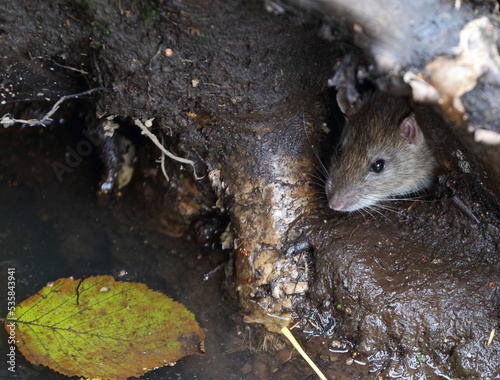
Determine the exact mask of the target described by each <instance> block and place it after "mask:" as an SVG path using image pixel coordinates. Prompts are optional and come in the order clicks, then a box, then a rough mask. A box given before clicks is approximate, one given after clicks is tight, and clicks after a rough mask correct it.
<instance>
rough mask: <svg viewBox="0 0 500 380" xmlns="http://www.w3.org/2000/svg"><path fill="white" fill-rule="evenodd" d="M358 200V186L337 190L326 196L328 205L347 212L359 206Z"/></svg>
mask: <svg viewBox="0 0 500 380" xmlns="http://www.w3.org/2000/svg"><path fill="white" fill-rule="evenodd" d="M327 196H328V194H327ZM359 200H360V190H359V189H358V188H353V189H349V190H348V191H337V192H335V193H334V194H332V195H331V196H328V206H330V208H331V209H333V210H335V211H344V212H349V211H354V210H357V209H358V208H359V207H357V204H358V203H359Z"/></svg>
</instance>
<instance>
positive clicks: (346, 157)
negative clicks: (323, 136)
mask: <svg viewBox="0 0 500 380" xmlns="http://www.w3.org/2000/svg"><path fill="white" fill-rule="evenodd" d="M337 102H338V104H339V107H340V110H341V111H342V112H343V113H344V114H345V115H346V124H345V126H344V129H343V131H342V134H341V137H340V142H339V145H338V149H337V151H336V153H335V154H334V155H333V157H332V160H331V164H330V167H329V170H328V175H327V179H326V195H327V198H328V204H329V206H330V208H332V209H334V210H337V211H344V212H352V211H356V210H360V209H363V208H368V209H369V208H371V207H373V206H375V205H376V204H378V203H379V202H382V201H385V200H389V199H392V198H393V197H397V196H405V195H410V194H413V193H416V192H418V191H420V190H423V189H425V188H427V187H428V186H429V185H430V184H431V183H432V180H433V172H434V169H435V166H436V161H435V159H434V157H433V155H432V152H431V149H430V148H429V146H428V144H427V143H426V141H425V138H424V134H423V133H422V130H421V129H420V126H419V125H418V122H417V120H416V118H415V114H414V112H413V109H412V107H411V104H410V101H409V99H407V98H403V97H395V96H391V95H388V94H385V93H383V92H381V91H379V90H376V91H374V92H370V93H368V94H364V96H363V98H361V99H358V100H357V101H354V102H350V101H349V100H348V97H347V93H346V91H345V90H344V89H340V90H339V91H338V93H337Z"/></svg>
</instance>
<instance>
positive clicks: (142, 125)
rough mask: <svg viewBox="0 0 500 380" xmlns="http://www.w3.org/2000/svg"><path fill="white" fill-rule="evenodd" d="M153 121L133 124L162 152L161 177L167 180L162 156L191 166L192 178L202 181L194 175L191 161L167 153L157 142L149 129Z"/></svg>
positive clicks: (136, 120) (137, 121) (138, 121)
mask: <svg viewBox="0 0 500 380" xmlns="http://www.w3.org/2000/svg"><path fill="white" fill-rule="evenodd" d="M153 120H154V119H148V120H146V121H145V122H144V123H143V122H142V121H141V120H139V119H135V120H134V124H135V125H137V126H138V127H139V128H140V129H141V131H142V134H143V135H146V136H147V137H149V139H150V140H151V141H152V142H153V143H154V144H155V145H156V146H157V147H158V149H160V151H161V152H162V158H161V162H162V172H163V175H164V176H165V178H167V180H169V177H168V175H167V173H166V171H165V166H164V162H165V160H164V156H167V157H169V158H171V159H172V160H175V161H177V162H180V163H183V164H187V165H191V166H192V167H193V174H194V178H195V179H202V178H203V177H198V176H197V175H196V168H195V166H194V161H192V160H188V159H187V158H182V157H179V156H176V155H175V154H173V153H171V152H170V151H168V150H167V149H165V147H164V146H163V145H162V144H161V143H160V141H159V140H158V137H156V136H155V135H154V134H153V133H152V132H151V131H150V130H149V128H150V127H151V126H152V125H153Z"/></svg>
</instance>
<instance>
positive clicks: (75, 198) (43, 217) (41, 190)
mask: <svg viewBox="0 0 500 380" xmlns="http://www.w3.org/2000/svg"><path fill="white" fill-rule="evenodd" d="M83 139H84V136H83V135H82V134H81V132H80V130H79V129H78V128H73V129H72V128H70V127H69V126H65V128H62V127H58V128H51V129H40V128H31V129H28V128H23V129H21V128H20V127H17V126H12V127H9V128H7V129H3V128H2V129H1V130H0V314H1V316H2V317H4V316H5V315H6V314H7V290H6V289H7V273H8V269H9V268H14V269H15V283H16V286H15V293H16V300H17V302H21V301H22V300H24V299H25V298H27V297H29V296H31V295H32V294H34V293H36V292H37V291H38V290H40V289H41V288H42V287H44V286H45V285H46V284H47V283H48V282H51V281H54V280H56V279H58V278H63V277H69V276H73V277H75V278H82V277H88V276H91V275H98V274H112V275H115V277H116V276H117V275H118V274H119V273H120V272H122V273H123V272H126V275H124V276H123V277H121V278H120V280H125V281H137V282H143V283H146V284H147V285H148V286H149V287H150V288H152V289H154V290H157V291H161V292H163V293H165V294H167V295H169V296H171V297H172V298H174V299H175V300H176V301H179V302H181V303H183V304H184V305H185V306H186V307H187V308H188V309H190V310H191V311H192V312H193V313H194V314H195V315H196V318H197V320H198V322H199V323H200V325H201V326H202V327H203V328H205V329H206V330H207V337H206V340H205V348H206V354H205V355H194V356H190V357H186V358H184V359H182V360H180V361H179V362H178V363H177V364H176V365H175V366H173V367H164V368H160V369H158V370H155V371H152V372H150V373H148V374H146V375H144V376H143V377H142V379H149V380H156V379H172V380H174V379H200V380H209V379H254V378H255V379H256V378H262V377H260V376H257V377H256V375H255V374H252V372H253V371H251V370H250V371H249V370H248V368H251V367H252V365H253V360H254V358H253V356H252V355H251V354H250V352H249V351H248V350H245V339H244V336H245V334H247V333H246V332H245V331H244V328H242V327H241V326H242V325H241V324H239V322H238V321H239V318H238V317H237V315H238V314H237V310H236V303H235V301H234V300H232V299H229V298H226V296H225V293H224V291H223V290H222V282H223V279H224V274H223V272H224V269H223V268H222V267H221V268H219V269H218V270H216V271H215V272H214V274H213V275H212V276H211V277H210V278H209V279H208V280H204V275H205V274H206V273H209V272H210V271H212V270H214V269H215V268H217V267H218V266H219V264H221V263H223V262H224V261H225V260H226V259H227V253H224V252H206V251H201V250H200V249H199V248H198V247H197V246H196V245H194V243H191V242H190V241H186V240H181V239H174V238H169V237H167V236H165V235H162V234H160V233H158V232H156V231H148V230H145V229H143V228H142V227H141V225H139V224H138V222H137V221H135V219H134V213H133V211H132V208H131V207H130V206H131V204H132V203H133V202H135V201H136V200H135V198H134V197H133V196H132V195H130V194H128V193H127V190H125V191H124V195H123V197H121V198H120V199H119V200H113V201H112V202H110V203H109V204H108V205H107V206H105V207H99V206H98V205H97V204H96V196H95V194H96V185H97V183H98V181H99V171H100V164H99V161H98V159H97V156H96V154H95V152H91V153H89V154H87V155H86V156H85V157H81V158H82V159H81V162H79V163H78V165H75V167H74V168H72V170H71V172H65V173H64V174H63V175H62V176H61V175H59V177H58V175H57V173H56V172H55V171H54V162H59V163H63V164H64V163H65V160H66V158H67V156H68V146H69V147H74V148H75V149H76V147H77V145H78V143H79V142H80V141H82V140H83ZM59 174H60V173H59ZM231 316H234V318H231ZM7 350H8V344H7V334H6V332H5V330H4V329H3V328H2V329H0V358H1V359H0V379H12V380H14V379H23V380H24V379H30V380H36V379H47V380H57V379H65V378H67V377H65V376H62V375H59V374H57V373H55V372H53V371H51V370H49V369H47V368H44V367H37V366H33V365H31V364H30V363H28V362H27V361H26V360H25V359H24V358H23V356H22V354H20V353H19V352H18V353H17V354H16V365H15V368H16V372H15V373H12V372H9V371H8V369H7V368H8V364H7V360H6V359H5V358H6V357H7ZM242 368H246V369H245V371H244V372H245V373H243V372H242Z"/></svg>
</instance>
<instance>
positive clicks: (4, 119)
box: [0, 87, 105, 128]
mask: <svg viewBox="0 0 500 380" xmlns="http://www.w3.org/2000/svg"><path fill="white" fill-rule="evenodd" d="M104 89H105V88H104V87H96V88H92V89H90V90H88V91H84V92H80V93H79V94H71V95H65V96H63V97H61V98H60V99H59V100H58V101H57V102H56V103H55V104H54V105H53V106H52V108H51V109H50V111H49V112H47V113H46V114H45V115H44V117H42V118H41V119H28V120H24V119H14V118H11V117H10V115H9V114H5V115H4V116H2V118H1V119H0V124H3V126H4V127H5V128H7V127H9V126H11V125H12V124H15V123H22V124H28V125H29V126H30V127H34V126H37V125H41V126H42V127H45V125H46V124H45V123H46V122H47V121H49V122H51V121H52V119H51V117H52V115H53V114H54V113H56V112H57V110H58V109H59V106H60V105H61V103H62V102H64V101H65V100H68V99H73V98H78V97H80V96H83V95H88V94H91V93H93V92H95V91H101V90H104Z"/></svg>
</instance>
